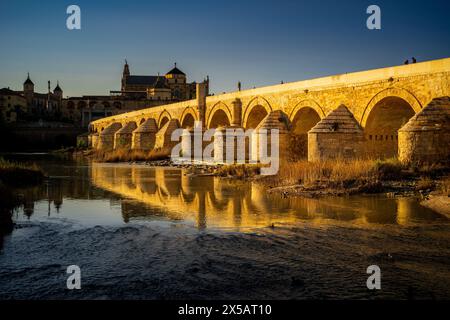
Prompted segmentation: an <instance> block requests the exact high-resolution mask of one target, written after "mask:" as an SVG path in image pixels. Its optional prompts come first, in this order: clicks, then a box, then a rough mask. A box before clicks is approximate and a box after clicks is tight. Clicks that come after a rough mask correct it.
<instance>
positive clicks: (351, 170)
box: [262, 159, 404, 192]
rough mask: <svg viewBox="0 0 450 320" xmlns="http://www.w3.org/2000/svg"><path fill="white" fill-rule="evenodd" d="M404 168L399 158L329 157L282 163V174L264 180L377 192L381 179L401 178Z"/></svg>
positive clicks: (273, 184)
mask: <svg viewBox="0 0 450 320" xmlns="http://www.w3.org/2000/svg"><path fill="white" fill-rule="evenodd" d="M403 170H404V167H403V165H402V164H401V163H400V162H399V161H398V160H396V159H387V160H368V159H356V160H343V159H337V160H326V161H321V162H308V161H306V160H301V161H296V162H282V163H281V164H280V170H279V174H278V175H276V176H271V177H267V178H265V179H263V180H262V181H263V183H265V184H267V185H270V186H272V187H283V186H293V185H301V186H303V187H306V188H312V189H314V188H317V189H325V188H334V189H352V188H356V189H359V190H361V191H364V192H377V191H378V190H379V189H380V185H381V182H382V181H386V180H401V179H403V178H404V174H403Z"/></svg>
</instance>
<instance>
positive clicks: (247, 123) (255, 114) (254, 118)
mask: <svg viewBox="0 0 450 320" xmlns="http://www.w3.org/2000/svg"><path fill="white" fill-rule="evenodd" d="M271 112H272V107H271V105H270V103H269V102H268V101H267V100H266V99H264V98H263V97H255V98H253V99H252V100H250V102H249V103H248V104H247V107H246V108H245V110H244V116H243V119H242V125H243V127H244V128H245V129H248V128H252V129H254V128H256V127H257V126H258V124H259V123H260V122H261V121H262V120H263V119H264V118H265V117H266V116H267V115H268V114H269V113H271Z"/></svg>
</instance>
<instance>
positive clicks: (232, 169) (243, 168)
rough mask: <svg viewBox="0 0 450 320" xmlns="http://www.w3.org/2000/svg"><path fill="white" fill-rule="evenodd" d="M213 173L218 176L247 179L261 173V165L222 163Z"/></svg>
mask: <svg viewBox="0 0 450 320" xmlns="http://www.w3.org/2000/svg"><path fill="white" fill-rule="evenodd" d="M214 173H215V175H217V176H219V177H231V178H236V179H247V178H252V177H254V176H256V175H259V174H260V173H261V166H260V165H256V164H253V165H252V164H234V165H224V166H220V167H218V168H216V169H215V172H214Z"/></svg>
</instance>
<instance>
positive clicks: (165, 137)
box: [155, 119, 180, 150]
mask: <svg viewBox="0 0 450 320" xmlns="http://www.w3.org/2000/svg"><path fill="white" fill-rule="evenodd" d="M179 127H180V125H179V123H178V120H177V119H170V120H169V121H167V123H166V124H165V125H164V126H163V127H162V128H161V129H160V130H159V131H158V132H157V133H156V140H155V149H157V150H160V149H165V148H169V149H171V148H173V147H174V146H175V145H176V144H177V143H178V142H177V141H172V140H171V137H172V132H174V131H175V130H176V129H178V128H179Z"/></svg>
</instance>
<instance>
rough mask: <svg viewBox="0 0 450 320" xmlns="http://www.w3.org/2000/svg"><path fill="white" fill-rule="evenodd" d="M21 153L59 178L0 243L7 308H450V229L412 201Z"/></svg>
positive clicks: (40, 191) (32, 198)
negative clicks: (15, 302) (70, 284)
mask: <svg viewBox="0 0 450 320" xmlns="http://www.w3.org/2000/svg"><path fill="white" fill-rule="evenodd" d="M14 157H15V158H17V157H20V158H21V159H22V160H24V159H25V160H27V159H28V160H29V159H30V158H32V159H33V161H34V162H36V163H37V164H38V165H40V166H41V167H42V168H43V169H44V171H45V172H46V173H47V175H48V176H49V179H48V180H46V182H45V183H44V184H43V185H42V186H39V187H35V188H32V189H29V190H26V191H23V196H24V197H25V199H26V202H25V205H24V206H22V207H20V208H17V209H16V210H15V211H14V213H13V216H12V218H13V221H14V222H15V228H14V230H13V231H12V232H11V233H10V234H6V235H3V240H2V242H0V243H1V245H0V246H1V248H0V299H55V298H58V299H407V298H417V299H450V271H449V270H450V269H449V266H450V221H449V220H448V219H446V218H444V217H442V216H440V215H438V214H437V213H434V212H433V211H431V210H429V209H427V208H425V207H422V206H420V204H419V203H418V202H417V201H416V200H415V199H412V198H404V197H397V198H396V197H392V198H389V197H386V196H351V197H336V198H333V197H327V198H321V199H306V198H288V199H286V198H283V197H282V196H279V195H273V194H270V195H269V194H267V193H266V192H265V190H264V188H262V187H261V186H260V185H258V184H256V183H252V182H238V181H230V180H224V179H220V178H217V177H211V176H203V177H198V176H189V175H187V174H186V172H184V171H183V170H181V169H174V168H153V167H149V166H146V165H129V164H98V163H97V164H96V163H87V162H76V161H73V160H62V159H58V158H55V157H51V156H48V155H38V154H35V155H21V156H18V155H16V156H14ZM70 265H77V266H79V267H80V269H81V289H80V290H68V289H67V287H66V280H67V278H68V276H69V275H68V274H67V273H66V270H67V267H68V266H70ZM370 265H378V266H379V267H380V269H381V289H380V290H368V288H367V286H366V280H367V277H368V276H369V275H368V274H367V273H366V269H367V267H368V266H370Z"/></svg>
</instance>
